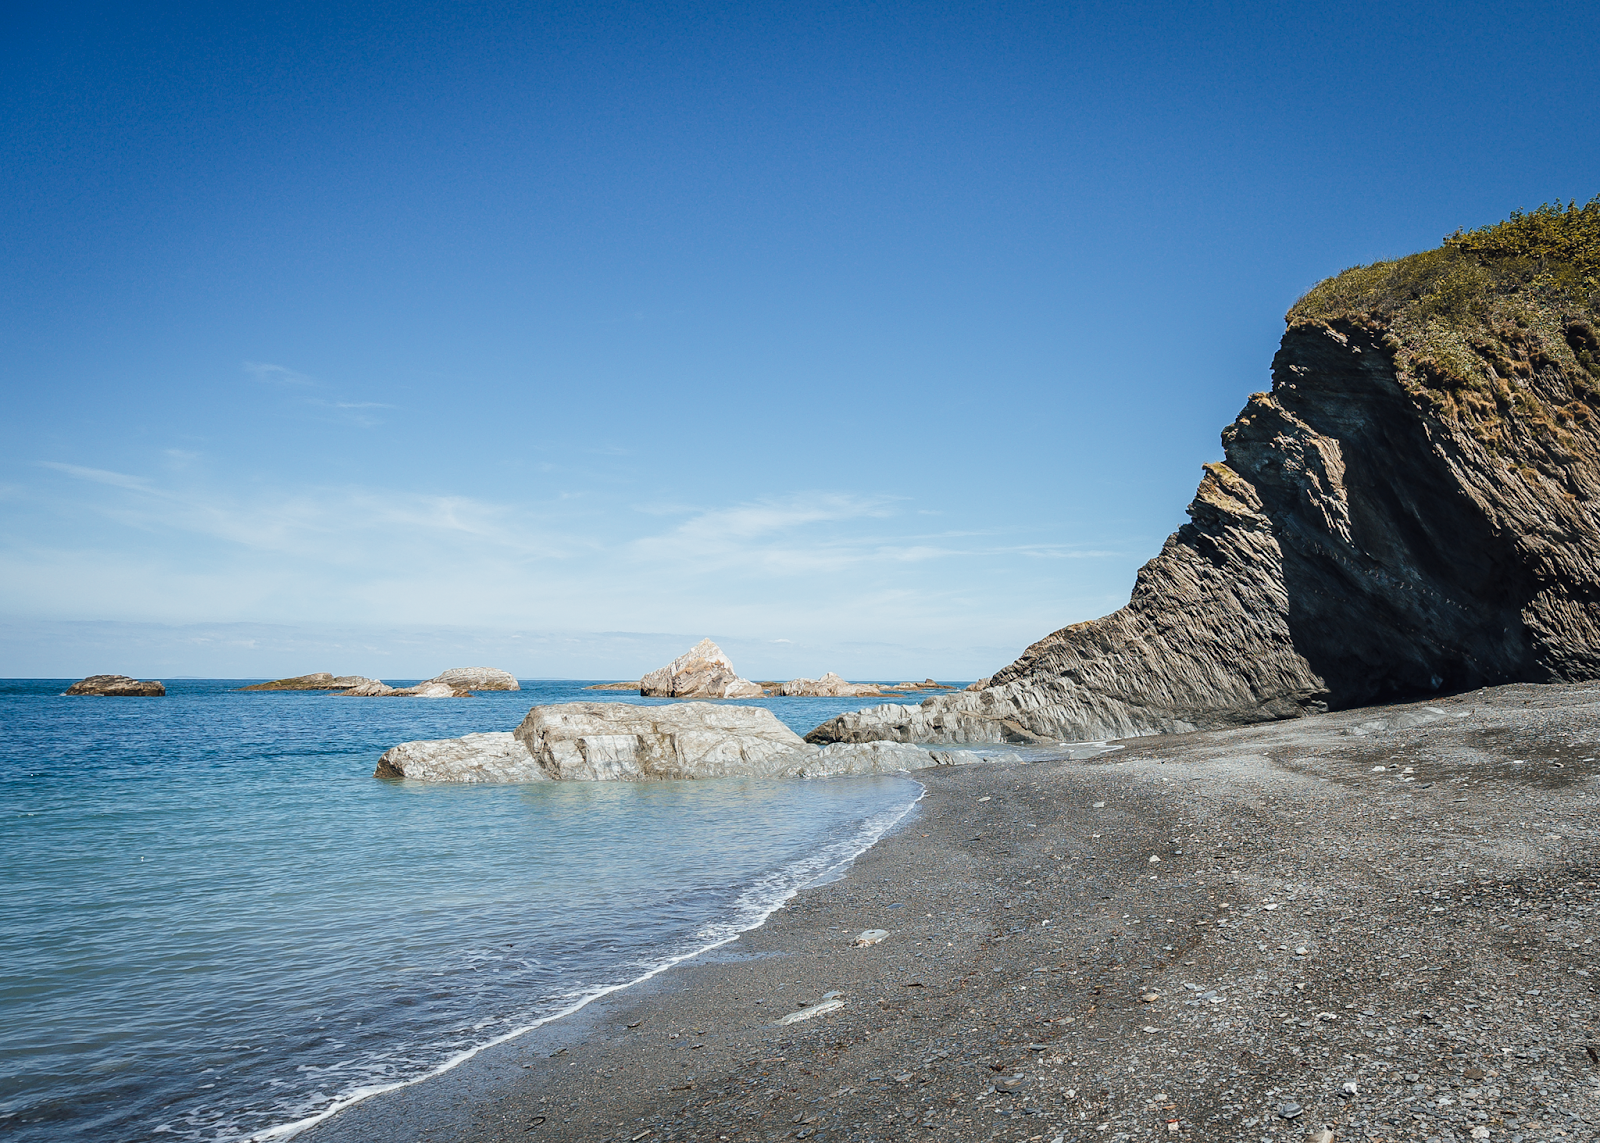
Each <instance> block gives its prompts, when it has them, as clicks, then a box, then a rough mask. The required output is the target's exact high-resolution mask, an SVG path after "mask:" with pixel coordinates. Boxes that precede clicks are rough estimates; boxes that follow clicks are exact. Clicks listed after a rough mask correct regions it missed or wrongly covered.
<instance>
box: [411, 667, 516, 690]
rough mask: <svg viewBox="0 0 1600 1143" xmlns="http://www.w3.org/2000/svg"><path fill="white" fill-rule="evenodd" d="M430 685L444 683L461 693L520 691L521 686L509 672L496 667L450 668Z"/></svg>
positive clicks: (440, 673)
mask: <svg viewBox="0 0 1600 1143" xmlns="http://www.w3.org/2000/svg"><path fill="white" fill-rule="evenodd" d="M428 682H430V683H444V684H445V685H446V686H451V687H454V688H456V689H457V690H462V691H520V690H521V689H522V685H521V684H520V683H518V682H517V677H516V676H515V675H513V674H512V673H511V672H510V671H502V670H500V669H499V668H498V667H451V668H450V669H449V670H448V671H440V672H439V673H438V674H437V675H434V676H433V678H431V679H429V680H428Z"/></svg>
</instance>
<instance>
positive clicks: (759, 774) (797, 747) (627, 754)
mask: <svg viewBox="0 0 1600 1143" xmlns="http://www.w3.org/2000/svg"><path fill="white" fill-rule="evenodd" d="M979 760H980V759H979V758H978V757H977V756H976V755H974V754H970V753H968V752H966V751H960V750H955V751H934V752H930V751H927V750H922V749H919V748H917V747H914V746H907V745H903V744H901V743H897V742H870V743H844V744H839V745H834V746H828V747H825V748H822V749H819V748H818V747H816V746H813V745H810V744H808V743H806V742H804V741H802V740H801V738H800V736H799V735H798V734H796V733H795V732H794V731H792V730H790V729H789V728H788V727H787V726H785V725H783V723H781V722H779V721H778V719H777V718H776V717H775V716H774V715H773V713H772V712H771V711H769V710H766V709H765V708H762V707H748V706H723V705H719V704H716V703H702V702H691V703H674V704H672V705H670V706H633V705H629V704H626V703H560V704H555V705H550V706H536V707H534V708H533V709H532V710H530V711H529V712H528V716H527V717H526V718H525V719H523V721H522V724H521V725H520V726H518V727H517V729H516V730H515V731H513V732H512V733H510V734H468V735H466V736H464V737H462V738H446V739H439V740H435V741H426V742H402V743H401V744H400V745H398V746H395V747H393V748H391V749H389V750H387V751H385V752H384V754H383V756H382V757H381V758H380V759H379V760H378V767H377V769H376V770H375V771H374V772H373V776H374V777H377V778H412V779H417V780H421V781H429V782H531V781H545V780H549V779H555V780H558V781H565V782H610V781H623V782H639V781H650V780H662V779H694V778H750V777H755V778H825V777H837V776H840V775H846V774H886V773H894V772H897V771H901V770H921V769H925V768H926V767H929V766H950V765H958V764H962V763H968V762H977V761H979Z"/></svg>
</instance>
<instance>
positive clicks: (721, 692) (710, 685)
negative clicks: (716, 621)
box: [639, 639, 763, 699]
mask: <svg viewBox="0 0 1600 1143" xmlns="http://www.w3.org/2000/svg"><path fill="white" fill-rule="evenodd" d="M639 693H640V694H641V695H642V696H644V697H646V698H689V699H695V698H760V697H761V696H762V693H763V692H762V690H761V687H760V686H758V685H757V684H755V683H752V682H751V681H750V680H749V679H743V678H740V677H739V676H738V674H736V673H735V672H734V669H733V664H732V663H730V662H729V661H728V656H726V655H724V654H723V653H722V648H721V647H718V646H717V645H716V644H715V643H713V642H712V641H711V640H710V639H702V640H700V642H698V643H696V644H695V645H694V646H693V647H691V648H690V649H689V650H687V651H685V652H684V653H683V654H682V655H679V656H678V657H677V658H676V659H674V660H672V662H670V663H668V664H667V665H666V666H665V667H662V668H661V669H659V670H655V671H651V672H650V673H649V674H648V675H646V676H645V677H644V678H642V679H640V680H639Z"/></svg>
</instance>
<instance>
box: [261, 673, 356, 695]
mask: <svg viewBox="0 0 1600 1143" xmlns="http://www.w3.org/2000/svg"><path fill="white" fill-rule="evenodd" d="M375 681H376V680H374V679H369V678H367V677H366V676H365V675H338V676H335V675H333V674H332V673H330V672H328V671H315V672H313V673H312V674H309V675H296V676H295V677H294V678H292V679H273V680H272V681H271V682H266V683H255V684H253V685H251V686H248V687H240V688H239V689H240V690H241V691H342V690H348V689H350V688H351V687H359V686H361V685H363V684H365V683H371V682H375Z"/></svg>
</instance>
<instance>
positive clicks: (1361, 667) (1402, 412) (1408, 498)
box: [808, 320, 1600, 742]
mask: <svg viewBox="0 0 1600 1143" xmlns="http://www.w3.org/2000/svg"><path fill="white" fill-rule="evenodd" d="M1513 332H1514V331H1513ZM1394 348H1395V342H1394V339H1393V338H1391V337H1386V336H1385V331H1384V330H1383V329H1382V328H1381V327H1378V326H1375V325H1373V324H1370V323H1364V322H1361V321H1359V320H1335V321H1315V322H1311V321H1306V322H1300V323H1298V324H1296V325H1294V326H1292V327H1291V328H1290V330H1289V332H1288V333H1287V334H1286V335H1285V336H1284V339H1283V344H1282V348H1281V349H1280V350H1279V352H1278V354H1277V356H1276V358H1275V359H1274V361H1273V387H1272V392H1271V393H1270V394H1269V393H1258V394H1256V395H1255V396H1253V397H1251V398H1250V402H1249V404H1248V405H1247V406H1246V407H1245V409H1244V411H1243V412H1242V413H1241V414H1240V415H1239V417H1238V419H1237V420H1235V421H1234V423H1233V424H1232V425H1230V426H1229V427H1228V428H1227V429H1226V430H1224V432H1223V434H1222V441H1223V446H1224V451H1225V455H1226V458H1227V459H1226V462H1225V463H1221V464H1210V465H1207V466H1206V472H1205V476H1204V478H1203V479H1202V481H1201V484H1200V488H1199V491H1198V493H1197V494H1196V496H1195V499H1194V502H1193V503H1192V504H1191V505H1190V506H1189V516H1190V522H1189V523H1188V524H1185V525H1184V526H1183V527H1182V528H1180V529H1179V530H1178V531H1177V532H1176V533H1174V534H1173V535H1172V536H1171V537H1170V538H1169V539H1168V540H1167V542H1166V544H1165V546H1164V547H1163V548H1162V551H1161V554H1160V555H1158V556H1157V557H1156V558H1155V559H1153V560H1151V561H1150V562H1149V563H1148V564H1146V565H1145V566H1144V567H1143V568H1142V569H1141V570H1140V572H1139V577H1138V581H1137V584H1136V586H1135V587H1134V590H1133V597H1132V599H1131V600H1130V601H1129V603H1128V606H1126V607H1124V608H1123V609H1122V610H1120V611H1117V612H1115V613H1113V614H1111V615H1108V616H1106V617H1105V618H1103V619H1097V620H1094V621H1092V622H1088V623H1079V624H1075V625H1073V626H1071V627H1066V628H1063V629H1062V630H1060V631H1057V632H1055V633H1054V634H1052V635H1048V636H1046V637H1045V638H1043V639H1041V640H1040V641H1039V642H1037V643H1035V644H1034V645H1033V646H1031V647H1029V648H1028V649H1027V651H1025V652H1024V653H1023V655H1022V656H1021V657H1020V658H1019V659H1017V661H1016V662H1014V663H1012V664H1011V665H1010V666H1008V667H1006V668H1005V669H1003V670H1001V671H999V672H997V673H996V674H995V675H994V676H993V678H992V680H991V681H990V684H989V685H988V686H987V687H985V688H983V689H981V690H978V691H975V692H970V693H963V694H959V695H951V696H943V697H940V698H934V699H929V700H926V701H925V702H923V703H922V704H921V705H920V706H918V707H911V708H900V707H877V708H874V709H872V710H869V711H861V712H856V713H854V714H846V715H842V716H840V717H839V718H836V719H833V720H831V721H830V722H827V723H824V724H823V725H822V726H820V727H818V728H817V729H816V730H814V731H812V733H811V734H810V735H809V736H808V738H809V740H810V741H813V742H837V741H868V740H871V739H876V738H888V739H896V740H899V741H907V742H939V741H957V742H982V741H991V742H998V741H1012V742H1032V741H1040V740H1079V741H1081V740H1085V739H1095V738H1104V737H1126V736H1130V735H1135V734H1153V733H1163V732H1173V731H1187V730H1193V729H1212V728H1217V727H1223V726H1229V725H1238V724H1243V723H1250V722H1259V721H1264V720H1268V719H1276V718H1286V717H1293V716H1296V715H1299V714H1302V713H1306V712H1310V711H1320V710H1325V709H1329V708H1340V707H1349V706H1357V705H1362V704H1366V703H1371V702H1375V701H1383V700H1385V699H1390V698H1400V697H1406V696H1416V695H1425V694H1431V693H1435V692H1440V691H1450V690H1461V689H1466V688H1471V687H1475V686H1480V685H1484V684H1490V683H1504V682H1547V681H1576V680H1581V679H1589V678H1595V677H1597V676H1600V506H1597V500H1596V498H1597V496H1600V434H1597V432H1596V426H1597V425H1600V418H1596V417H1593V416H1591V414H1590V413H1589V411H1588V404H1591V403H1595V390H1594V388H1593V386H1592V384H1591V383H1589V382H1588V380H1587V375H1586V374H1585V372H1584V369H1583V367H1582V366H1581V365H1580V361H1581V359H1574V360H1573V361H1571V362H1568V361H1566V360H1565V357H1564V356H1563V355H1562V354H1560V353H1559V352H1556V350H1554V349H1552V350H1549V351H1546V352H1543V353H1541V352H1539V351H1535V352H1534V353H1533V354H1531V355H1530V363H1529V364H1528V366H1527V367H1526V368H1525V369H1523V370H1522V371H1520V372H1518V373H1517V374H1515V375H1513V376H1512V377H1511V378H1510V379H1509V380H1505V384H1504V389H1505V393H1504V399H1503V400H1501V401H1500V402H1499V404H1498V405H1495V406H1493V407H1491V408H1490V409H1489V411H1488V413H1481V411H1480V414H1479V415H1478V419H1477V420H1472V419H1470V418H1469V417H1467V416H1466V415H1464V414H1462V413H1460V412H1459V409H1458V408H1457V406H1455V405H1453V404H1451V403H1450V400H1451V399H1450V397H1449V395H1448V394H1447V395H1445V396H1444V397H1441V396H1440V394H1439V393H1438V392H1436V391H1434V390H1432V389H1430V388H1428V386H1427V385H1426V384H1425V383H1424V382H1423V381H1420V380H1418V379H1417V378H1415V377H1413V376H1412V375H1410V374H1409V373H1405V372H1402V371H1399V370H1397V367H1396V361H1395V354H1394ZM1557 348H1558V349H1559V348H1560V347H1557ZM1480 352H1486V351H1483V350H1480ZM1486 368H1487V367H1486ZM1488 374H1489V376H1490V377H1493V378H1495V380H1497V381H1500V380H1503V379H1501V378H1499V376H1498V375H1497V374H1496V373H1495V372H1494V370H1493V369H1492V368H1490V369H1488ZM1495 392H1496V393H1497V394H1499V393H1500V390H1499V389H1496V390H1495ZM1484 417H1492V418H1493V425H1492V429H1493V432H1492V433H1489V432H1487V431H1485V426H1484Z"/></svg>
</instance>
